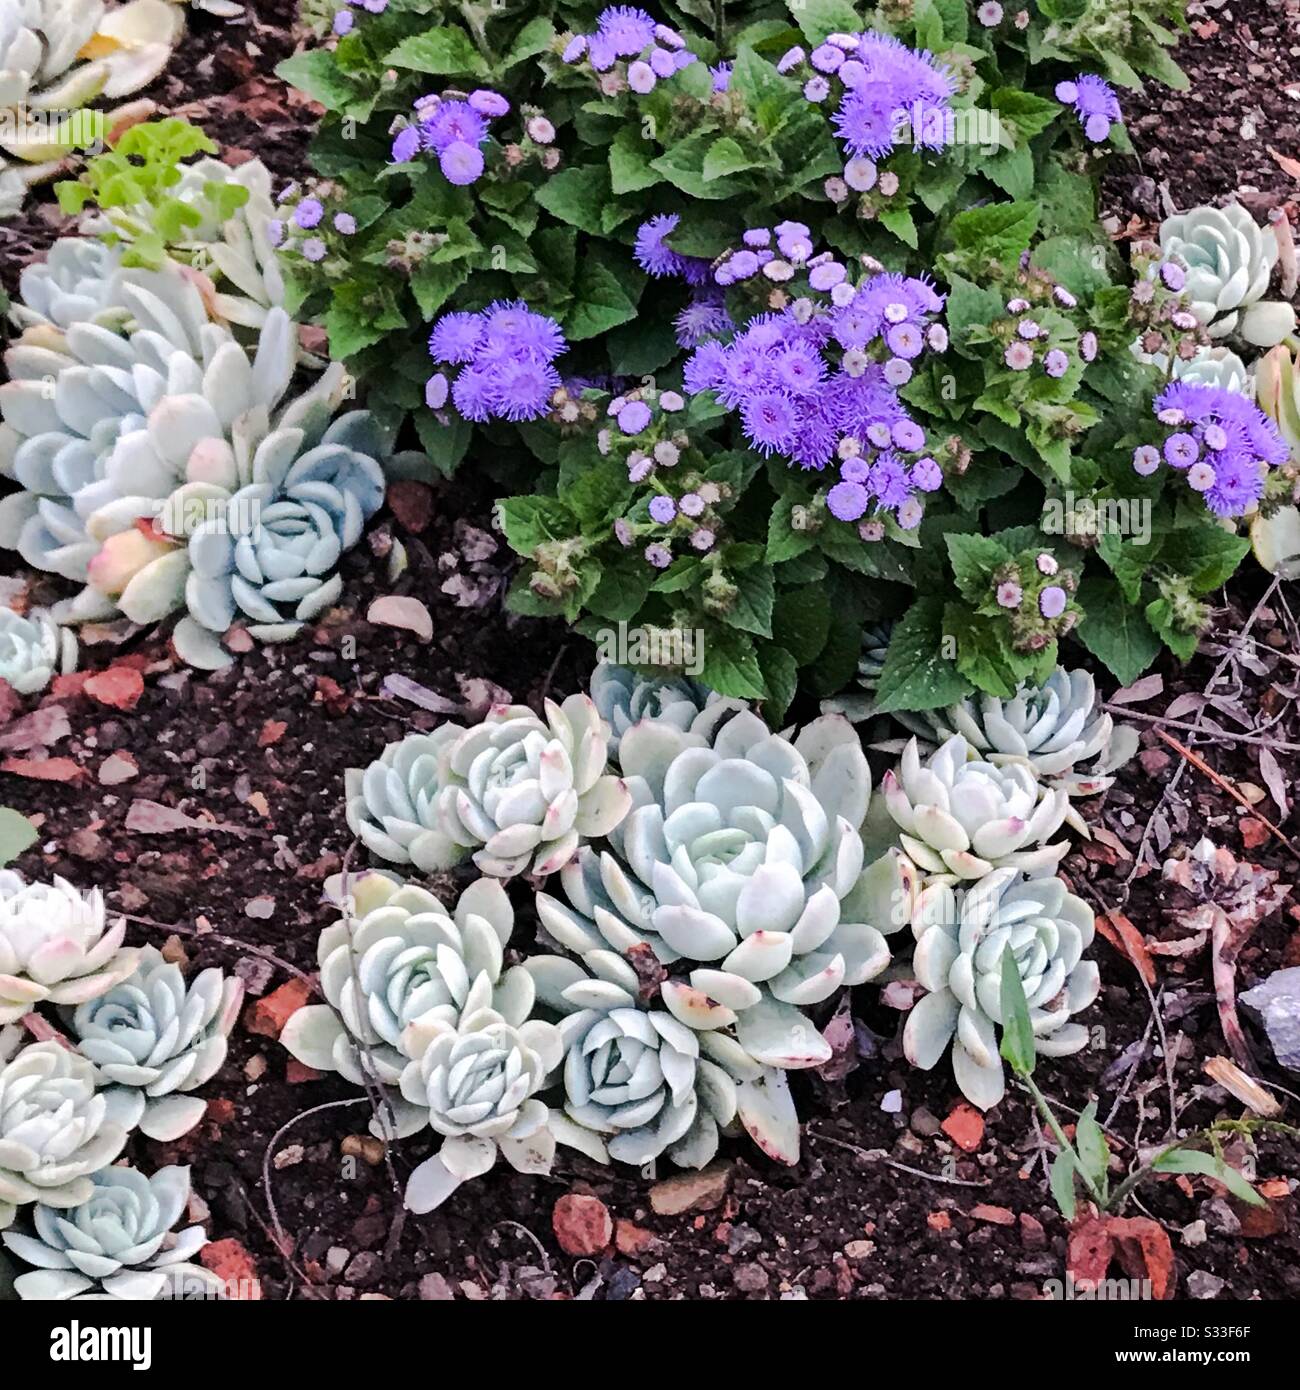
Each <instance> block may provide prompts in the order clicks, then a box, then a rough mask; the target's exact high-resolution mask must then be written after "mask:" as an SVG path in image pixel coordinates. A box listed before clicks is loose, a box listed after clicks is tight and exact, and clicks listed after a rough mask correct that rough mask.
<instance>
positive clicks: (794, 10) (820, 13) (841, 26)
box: [786, 0, 863, 48]
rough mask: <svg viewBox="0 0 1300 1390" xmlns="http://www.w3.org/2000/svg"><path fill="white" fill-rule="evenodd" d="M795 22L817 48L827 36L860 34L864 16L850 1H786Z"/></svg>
mask: <svg viewBox="0 0 1300 1390" xmlns="http://www.w3.org/2000/svg"><path fill="white" fill-rule="evenodd" d="M786 9H788V10H789V11H790V14H791V17H792V18H793V19H794V22H795V23H796V24H797V25H798V26H799V30H800V32H801V33H802V34H803V36H804V38H805V39H807V40H808V42H809V43H810V44H812V45H813V47H814V48H815V47H816V46H817V45H818V44H820V43H821V42H822V40H823V39H825V37H826V35H827V34H860V33H861V32H862V29H863V23H862V16H861V15H860V14H859V13H858V11H857V9H856V8H855V7H854V6H853V5H851V4H850V3H849V0H786Z"/></svg>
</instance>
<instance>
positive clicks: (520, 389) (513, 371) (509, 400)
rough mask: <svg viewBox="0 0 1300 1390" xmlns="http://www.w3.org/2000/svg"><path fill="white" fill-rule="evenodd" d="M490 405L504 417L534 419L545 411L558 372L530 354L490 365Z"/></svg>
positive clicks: (556, 382) (557, 380)
mask: <svg viewBox="0 0 1300 1390" xmlns="http://www.w3.org/2000/svg"><path fill="white" fill-rule="evenodd" d="M492 378H493V380H492V387H493V402H492V403H493V405H494V407H495V408H496V410H497V412H498V413H499V414H501V415H504V416H505V418H506V419H507V420H535V419H537V417H538V416H539V415H544V414H545V413H546V409H547V405H548V403H549V401H550V398H551V395H552V393H553V392H554V391H555V388H556V387H557V386H559V384H560V374H559V372H557V371H556V370H555V368H554V367H552V366H551V364H550V363H549V362H545V361H542V360H541V359H540V358H536V357H533V356H531V355H528V356H522V357H513V358H507V359H506V360H505V361H503V362H498V363H497V364H496V365H495V366H494V367H493V368H492Z"/></svg>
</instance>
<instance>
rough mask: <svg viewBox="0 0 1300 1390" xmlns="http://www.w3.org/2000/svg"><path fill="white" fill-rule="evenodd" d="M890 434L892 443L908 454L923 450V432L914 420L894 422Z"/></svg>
mask: <svg viewBox="0 0 1300 1390" xmlns="http://www.w3.org/2000/svg"><path fill="white" fill-rule="evenodd" d="M891 433H892V435H893V441H894V443H895V444H896V445H897V446H898V447H899V448H900V449H905V450H906V451H907V452H908V453H909V454H914V453H915V452H916V451H917V450H918V449H924V448H925V431H924V430H923V429H922V428H921V427H920V425H918V424H917V423H916V421H915V420H898V421H896V422H895V424H894V427H893V430H892V431H891Z"/></svg>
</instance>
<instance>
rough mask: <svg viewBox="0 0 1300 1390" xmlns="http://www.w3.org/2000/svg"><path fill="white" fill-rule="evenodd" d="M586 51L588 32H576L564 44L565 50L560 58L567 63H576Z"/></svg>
mask: <svg viewBox="0 0 1300 1390" xmlns="http://www.w3.org/2000/svg"><path fill="white" fill-rule="evenodd" d="M586 51H587V36H586V34H575V35H574V36H573V38H571V39H570V40H569V42H568V43H566V44H565V45H564V52H563V53H561V54H560V60H561V61H562V62H565V63H576V62H577V61H578V59H579V58H581V57H582V55H583V54H584V53H585V52H586Z"/></svg>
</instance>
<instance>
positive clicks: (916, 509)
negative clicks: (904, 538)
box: [894, 497, 925, 531]
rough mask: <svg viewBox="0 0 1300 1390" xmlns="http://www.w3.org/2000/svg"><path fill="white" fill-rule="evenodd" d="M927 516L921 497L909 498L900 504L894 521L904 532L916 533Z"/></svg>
mask: <svg viewBox="0 0 1300 1390" xmlns="http://www.w3.org/2000/svg"><path fill="white" fill-rule="evenodd" d="M924 516H925V507H924V506H923V505H922V504H921V500H920V498H919V497H908V498H905V499H904V500H903V501H902V502H900V503H899V504H898V510H897V511H896V512H895V513H894V520H895V521H897V522H898V524H899V526H901V527H902V529H903V530H904V531H915V530H916V528H917V527H918V526H919V525H920V524H921V521H922V518H923V517H924Z"/></svg>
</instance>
